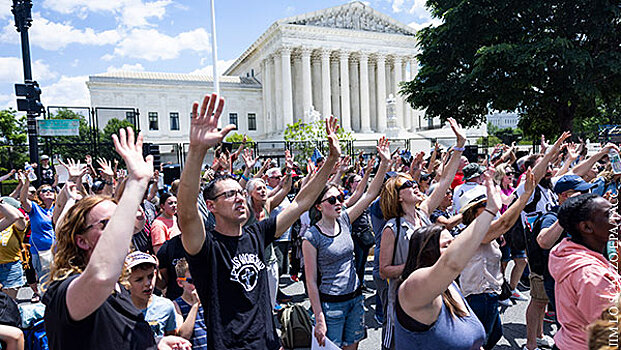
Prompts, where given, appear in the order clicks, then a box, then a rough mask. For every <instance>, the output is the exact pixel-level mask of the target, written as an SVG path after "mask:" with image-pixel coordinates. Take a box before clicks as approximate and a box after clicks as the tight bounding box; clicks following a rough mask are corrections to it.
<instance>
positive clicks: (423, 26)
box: [408, 18, 442, 31]
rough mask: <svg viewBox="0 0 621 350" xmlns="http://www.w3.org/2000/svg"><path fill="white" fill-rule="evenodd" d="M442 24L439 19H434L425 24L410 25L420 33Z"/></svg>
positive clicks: (413, 23)
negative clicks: (424, 29) (427, 28)
mask: <svg viewBox="0 0 621 350" xmlns="http://www.w3.org/2000/svg"><path fill="white" fill-rule="evenodd" d="M440 24H442V21H441V20H439V19H437V18H432V19H430V20H429V21H427V22H423V23H418V22H412V23H410V24H408V26H409V27H412V28H414V30H416V31H419V30H421V29H423V28H426V27H428V26H433V27H437V26H439V25H440Z"/></svg>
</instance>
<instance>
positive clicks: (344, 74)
mask: <svg viewBox="0 0 621 350" xmlns="http://www.w3.org/2000/svg"><path fill="white" fill-rule="evenodd" d="M339 54H340V55H339V59H340V61H341V62H340V69H341V126H342V127H343V129H344V130H345V131H351V114H350V110H349V52H348V51H341V52H340V53H339Z"/></svg>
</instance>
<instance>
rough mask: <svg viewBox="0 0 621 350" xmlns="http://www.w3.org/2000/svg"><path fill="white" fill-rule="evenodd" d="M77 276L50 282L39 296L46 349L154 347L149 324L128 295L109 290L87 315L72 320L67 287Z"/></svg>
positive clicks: (139, 348) (123, 291) (139, 349)
mask: <svg viewBox="0 0 621 350" xmlns="http://www.w3.org/2000/svg"><path fill="white" fill-rule="evenodd" d="M78 276H79V275H77V274H76V275H73V276H70V277H69V278H67V279H65V280H62V281H56V282H52V283H51V284H50V286H49V288H48V290H47V291H46V292H45V294H44V295H43V303H44V304H45V306H46V308H45V331H46V333H47V338H48V342H49V347H50V350H73V349H76V350H83V349H89V350H96V349H101V350H109V349H118V350H120V349H132V350H133V349H135V350H144V349H156V348H157V346H156V344H155V339H154V337H153V332H152V331H151V327H149V324H148V323H147V322H146V321H145V320H144V316H143V315H142V312H141V311H140V310H138V309H137V308H136V307H135V306H134V304H132V300H131V298H130V296H129V292H128V291H127V290H126V289H125V288H123V287H120V289H121V292H120V293H119V292H116V291H115V292H113V293H112V294H111V295H110V296H109V297H108V299H107V300H106V301H105V302H104V303H103V304H102V305H101V306H100V307H99V308H98V309H97V310H95V312H93V313H92V314H91V315H89V316H88V317H87V318H85V319H83V320H81V321H73V320H72V319H71V317H70V316H69V310H68V309H67V303H66V296H67V288H68V287H69V284H70V283H71V281H72V280H73V279H75V278H77V277H78Z"/></svg>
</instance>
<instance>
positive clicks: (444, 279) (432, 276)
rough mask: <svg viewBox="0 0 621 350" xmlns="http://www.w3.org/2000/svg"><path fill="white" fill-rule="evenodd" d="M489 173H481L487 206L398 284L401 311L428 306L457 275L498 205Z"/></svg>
mask: <svg viewBox="0 0 621 350" xmlns="http://www.w3.org/2000/svg"><path fill="white" fill-rule="evenodd" d="M492 177H493V172H492V171H489V170H488V171H487V172H486V173H485V187H486V188H487V205H486V206H485V211H484V212H483V213H482V214H480V215H479V216H478V217H477V218H476V219H475V220H474V221H473V222H472V223H471V224H470V225H469V226H468V227H466V229H465V230H464V231H462V233H460V234H459V235H458V236H457V237H456V238H455V240H454V241H453V242H452V243H451V244H450V245H449V246H448V248H446V251H444V253H442V255H440V259H438V261H437V262H436V263H435V264H434V265H433V266H431V267H425V268H420V269H418V270H416V271H414V272H412V273H411V274H410V276H408V277H407V278H406V280H405V281H404V282H403V284H401V287H400V290H399V302H400V303H401V305H402V306H403V308H404V310H408V309H409V310H417V309H421V308H425V307H428V306H429V304H431V302H432V301H433V300H434V299H435V298H437V297H438V296H439V295H440V294H442V292H444V291H445V290H446V289H447V288H448V286H449V285H450V284H451V283H453V281H454V280H455V279H456V278H457V276H459V274H460V273H461V271H462V270H463V269H464V267H466V264H468V262H469V261H470V259H471V258H472V256H474V254H475V252H476V251H477V249H479V246H480V245H481V240H482V239H483V237H484V236H485V234H486V232H487V230H488V229H489V226H490V224H491V221H492V219H493V218H494V216H495V213H496V212H497V211H498V209H499V207H500V196H499V195H498V192H497V190H496V187H495V186H494V181H493V180H492Z"/></svg>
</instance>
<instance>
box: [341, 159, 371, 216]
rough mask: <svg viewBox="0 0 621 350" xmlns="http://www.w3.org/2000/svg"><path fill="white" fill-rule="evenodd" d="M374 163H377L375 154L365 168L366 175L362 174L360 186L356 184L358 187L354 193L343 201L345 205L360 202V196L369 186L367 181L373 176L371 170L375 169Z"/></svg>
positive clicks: (349, 205)
mask: <svg viewBox="0 0 621 350" xmlns="http://www.w3.org/2000/svg"><path fill="white" fill-rule="evenodd" d="M374 165H375V156H374V157H373V158H371V159H369V162H368V163H367V166H366V167H365V168H364V175H363V176H362V179H361V180H360V182H359V183H358V186H356V188H355V189H354V193H352V195H351V196H349V198H347V199H346V200H345V203H343V204H344V205H345V207H347V208H349V207H351V206H352V205H354V204H355V203H356V202H358V200H359V199H360V197H362V195H363V194H364V190H365V188H366V187H367V183H368V182H369V177H371V171H373V166H374Z"/></svg>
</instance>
